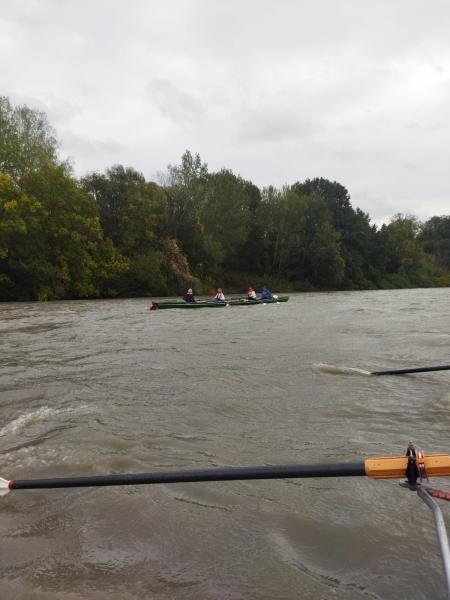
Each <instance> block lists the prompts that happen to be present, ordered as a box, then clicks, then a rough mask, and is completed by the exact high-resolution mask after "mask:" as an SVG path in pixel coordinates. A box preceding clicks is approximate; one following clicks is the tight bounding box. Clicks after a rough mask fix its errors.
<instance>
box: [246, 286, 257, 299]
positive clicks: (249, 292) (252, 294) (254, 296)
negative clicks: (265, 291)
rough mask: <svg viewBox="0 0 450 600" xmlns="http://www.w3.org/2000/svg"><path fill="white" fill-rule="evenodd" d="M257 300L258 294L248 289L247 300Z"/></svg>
mask: <svg viewBox="0 0 450 600" xmlns="http://www.w3.org/2000/svg"><path fill="white" fill-rule="evenodd" d="M255 299H256V292H255V291H254V289H253V288H248V292H247V300H255Z"/></svg>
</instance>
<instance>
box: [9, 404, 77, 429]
mask: <svg viewBox="0 0 450 600" xmlns="http://www.w3.org/2000/svg"><path fill="white" fill-rule="evenodd" d="M80 408H85V407H80ZM72 410H74V409H73V408H59V409H58V408H49V407H48V406H41V408H38V409H37V410H34V411H32V412H29V413H25V414H23V415H20V416H19V417H17V419H14V420H13V421H11V422H10V423H8V424H7V425H5V426H4V427H3V428H2V429H0V437H3V436H5V435H9V434H11V433H17V432H19V431H23V430H24V429H26V428H27V427H31V426H32V425H36V423H40V422H41V421H45V420H48V419H52V418H53V417H56V416H57V415H59V414H61V413H64V412H71V411H72Z"/></svg>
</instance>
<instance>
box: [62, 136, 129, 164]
mask: <svg viewBox="0 0 450 600" xmlns="http://www.w3.org/2000/svg"><path fill="white" fill-rule="evenodd" d="M62 133H63V138H64V152H65V153H66V154H69V155H72V156H74V157H75V162H76V161H77V157H80V158H83V159H84V160H85V159H86V157H89V158H97V157H102V158H103V157H104V156H105V155H106V156H108V157H114V156H116V155H118V154H119V153H121V152H124V151H125V146H124V145H123V144H121V143H120V142H117V141H116V140H111V139H101V140H99V139H92V138H90V137H88V136H82V135H75V134H73V133H71V132H70V131H63V132H62Z"/></svg>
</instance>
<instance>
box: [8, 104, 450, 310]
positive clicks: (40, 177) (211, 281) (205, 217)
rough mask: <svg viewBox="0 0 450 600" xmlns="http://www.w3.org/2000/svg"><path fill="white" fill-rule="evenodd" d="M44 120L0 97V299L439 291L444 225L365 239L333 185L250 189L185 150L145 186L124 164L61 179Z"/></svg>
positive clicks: (445, 275) (361, 224) (448, 247)
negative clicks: (220, 291) (191, 291)
mask: <svg viewBox="0 0 450 600" xmlns="http://www.w3.org/2000/svg"><path fill="white" fill-rule="evenodd" d="M57 148H58V143H57V140H56V137H55V132H54V131H53V130H52V128H51V127H50V126H49V124H48V122H47V119H46V116H45V114H43V113H41V112H39V111H34V110H32V109H29V108H27V107H26V106H23V107H18V108H13V107H12V106H11V104H10V103H9V100H8V99H7V98H1V97H0V300H1V301H17V300H53V299H71V298H95V297H114V296H122V297H123V296H146V295H167V294H177V293H180V292H184V291H185V289H186V287H188V286H192V287H194V288H195V289H196V291H197V292H199V293H202V292H203V293H208V292H211V291H212V290H213V289H214V287H215V286H216V285H222V287H226V289H227V291H231V290H232V289H234V290H236V291H237V290H240V291H244V290H245V289H246V286H248V285H249V284H251V285H253V287H257V286H260V285H262V284H267V285H269V286H270V287H272V288H273V289H276V290H277V291H289V290H299V291H302V290H305V291H306V290H355V289H376V288H395V287H428V286H447V285H450V216H441V217H433V218H431V219H430V220H429V221H427V222H426V223H420V222H419V221H418V220H417V218H416V217H414V216H412V215H402V214H397V215H395V216H394V217H393V218H392V219H391V221H390V223H389V224H387V225H383V226H382V227H381V228H380V229H378V228H377V227H376V226H375V225H372V224H371V223H370V218H369V215H367V214H366V213H364V212H363V211H361V210H360V209H359V208H354V207H353V206H352V204H351V201H350V195H349V193H348V191H347V190H346V188H345V187H344V186H342V185H341V184H339V183H337V182H331V181H328V180H326V179H322V178H316V179H312V180H310V179H308V180H306V181H304V182H296V183H294V184H293V185H291V186H285V187H283V188H281V189H277V188H275V187H268V188H264V189H262V190H260V189H259V188H258V187H257V186H256V185H254V184H253V183H252V182H251V181H246V180H244V179H242V178H241V177H240V176H237V175H235V174H234V173H233V172H232V171H230V170H228V169H222V170H220V171H218V172H215V173H211V172H209V170H208V166H207V164H205V163H202V161H201V159H200V157H199V156H198V155H195V156H193V155H192V154H191V153H190V152H186V153H185V154H184V155H183V157H182V159H181V164H179V165H169V166H168V169H167V172H166V173H162V174H160V175H159V177H158V183H154V182H148V181H146V180H145V178H144V176H143V175H142V173H139V172H137V171H136V170H135V169H133V168H132V167H128V168H125V167H123V166H121V165H114V166H112V167H111V168H110V169H107V170H106V172H105V173H98V172H94V173H90V174H87V175H86V176H84V177H83V178H82V179H81V180H77V179H75V178H74V177H73V176H72V174H71V171H70V168H69V166H68V165H67V164H63V163H61V162H60V161H59V160H58V155H57Z"/></svg>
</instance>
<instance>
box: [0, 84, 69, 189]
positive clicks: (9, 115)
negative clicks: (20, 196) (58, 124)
mask: <svg viewBox="0 0 450 600" xmlns="http://www.w3.org/2000/svg"><path fill="white" fill-rule="evenodd" d="M58 148H59V142H58V140H57V138H56V132H55V130H54V129H53V128H52V127H51V126H50V124H49V122H48V120H47V116H46V115H45V113H43V112H41V111H39V110H35V109H31V108H29V107H28V106H25V105H24V106H16V107H13V106H12V105H11V103H10V101H9V99H8V98H7V97H6V96H0V171H2V172H3V173H5V174H7V175H10V176H11V177H12V178H13V179H15V180H16V181H18V179H19V178H20V177H21V176H22V175H23V174H24V173H26V172H27V171H36V170H38V169H40V168H41V167H42V166H43V165H45V164H53V165H55V164H57V162H58Z"/></svg>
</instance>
